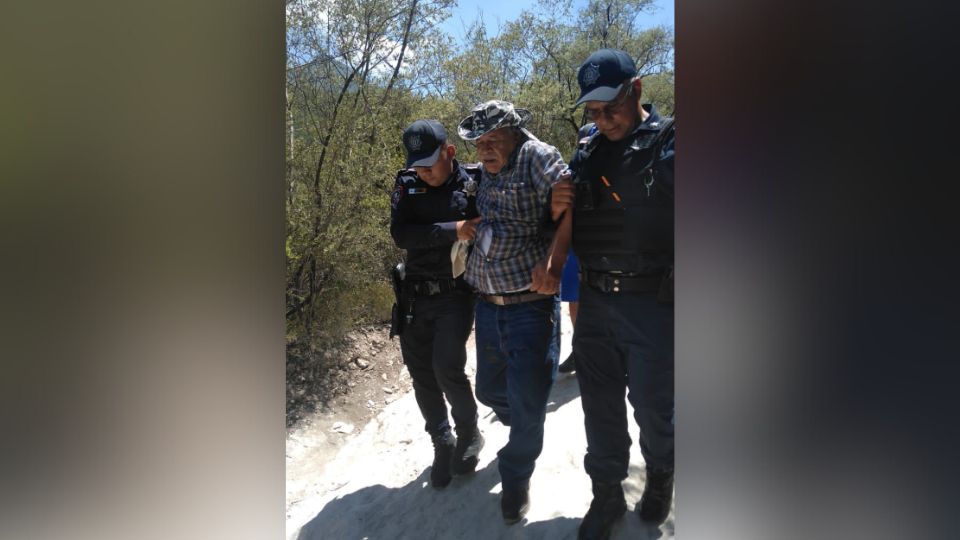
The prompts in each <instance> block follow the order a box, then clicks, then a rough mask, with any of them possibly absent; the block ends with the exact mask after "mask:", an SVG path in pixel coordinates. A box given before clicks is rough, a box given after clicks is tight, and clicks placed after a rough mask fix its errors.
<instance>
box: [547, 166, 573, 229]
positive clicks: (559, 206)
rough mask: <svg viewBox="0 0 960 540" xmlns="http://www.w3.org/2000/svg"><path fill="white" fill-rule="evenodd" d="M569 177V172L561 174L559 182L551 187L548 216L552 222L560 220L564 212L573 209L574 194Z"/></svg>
mask: <svg viewBox="0 0 960 540" xmlns="http://www.w3.org/2000/svg"><path fill="white" fill-rule="evenodd" d="M570 176H571V175H570V173H569V172H565V173H563V176H561V177H560V181H559V182H557V183H556V184H554V185H553V195H551V196H550V214H551V216H552V217H553V220H554V221H557V220H558V219H560V216H562V215H563V213H564V212H566V211H567V210H569V209H571V208H573V201H574V199H575V194H574V189H573V182H571V181H570Z"/></svg>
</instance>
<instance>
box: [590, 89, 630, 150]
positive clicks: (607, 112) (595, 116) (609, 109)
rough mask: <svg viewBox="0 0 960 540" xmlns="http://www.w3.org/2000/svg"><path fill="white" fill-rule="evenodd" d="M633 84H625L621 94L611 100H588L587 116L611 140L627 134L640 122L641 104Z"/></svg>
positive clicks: (616, 139) (617, 139)
mask: <svg viewBox="0 0 960 540" xmlns="http://www.w3.org/2000/svg"><path fill="white" fill-rule="evenodd" d="M634 96H635V91H634V88H633V85H632V84H625V85H624V88H623V89H622V90H621V91H620V94H619V95H618V96H617V97H616V98H614V99H613V100H611V101H587V102H586V103H584V109H585V112H586V117H587V119H588V120H590V121H591V122H593V123H595V124H596V125H597V130H598V131H599V132H600V133H602V134H603V136H604V137H606V138H607V139H608V140H609V141H611V142H616V141H619V140H621V139H623V138H624V137H626V136H627V135H629V134H630V133H631V132H632V131H633V129H634V128H635V127H636V126H637V123H639V122H640V106H639V104H638V103H637V99H636V97H634Z"/></svg>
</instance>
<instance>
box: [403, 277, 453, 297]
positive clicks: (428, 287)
mask: <svg viewBox="0 0 960 540" xmlns="http://www.w3.org/2000/svg"><path fill="white" fill-rule="evenodd" d="M456 288H457V280H455V279H453V278H451V279H434V280H423V281H408V282H406V289H407V292H408V293H409V294H412V295H414V296H433V295H435V294H441V293H445V292H450V291H452V290H454V289H456Z"/></svg>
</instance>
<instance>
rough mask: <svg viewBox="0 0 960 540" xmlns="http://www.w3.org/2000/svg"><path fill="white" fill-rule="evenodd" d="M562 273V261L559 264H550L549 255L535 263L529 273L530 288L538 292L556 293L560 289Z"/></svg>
mask: <svg viewBox="0 0 960 540" xmlns="http://www.w3.org/2000/svg"><path fill="white" fill-rule="evenodd" d="M562 273H563V262H561V263H560V264H559V265H557V264H551V260H550V257H549V256H547V258H546V259H544V260H542V261H540V262H538V263H537V265H536V266H534V267H533V272H532V273H531V277H532V280H533V281H532V283H531V284H530V290H531V291H533V292H538V293H540V294H557V291H558V290H560V275H561V274H562Z"/></svg>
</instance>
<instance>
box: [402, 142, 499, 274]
mask: <svg viewBox="0 0 960 540" xmlns="http://www.w3.org/2000/svg"><path fill="white" fill-rule="evenodd" d="M480 174H481V173H480V167H479V166H478V165H460V163H459V162H458V161H457V160H454V161H453V172H452V173H451V174H450V177H449V178H447V180H446V182H444V183H443V184H442V185H440V186H438V187H432V186H430V185H429V184H427V183H426V182H424V181H423V180H421V179H420V178H419V177H418V176H417V174H416V172H415V171H414V169H406V170H402V171H400V172H399V173H397V179H396V183H395V184H394V188H393V196H392V198H391V204H390V206H391V212H390V234H391V236H393V240H394V242H395V243H396V244H397V247H400V248H403V249H406V250H407V261H406V275H407V279H411V278H412V279H415V280H417V279H430V280H432V279H448V278H451V277H453V271H452V264H451V261H450V249H451V247H452V246H453V243H454V242H455V241H456V240H457V222H458V221H463V220H468V219H473V218H475V217H477V216H478V215H479V214H478V213H477V205H476V196H475V193H476V187H477V185H478V183H479V181H480Z"/></svg>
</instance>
